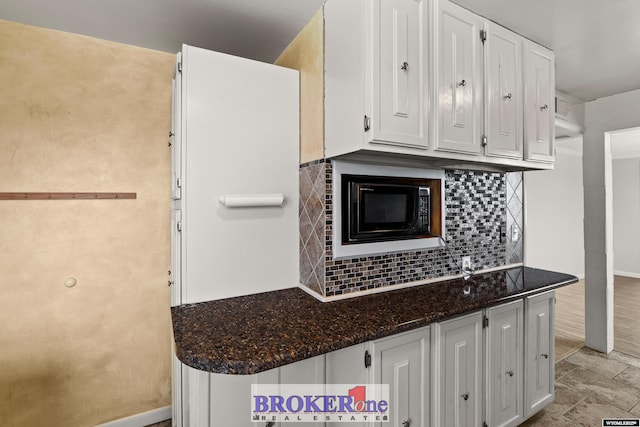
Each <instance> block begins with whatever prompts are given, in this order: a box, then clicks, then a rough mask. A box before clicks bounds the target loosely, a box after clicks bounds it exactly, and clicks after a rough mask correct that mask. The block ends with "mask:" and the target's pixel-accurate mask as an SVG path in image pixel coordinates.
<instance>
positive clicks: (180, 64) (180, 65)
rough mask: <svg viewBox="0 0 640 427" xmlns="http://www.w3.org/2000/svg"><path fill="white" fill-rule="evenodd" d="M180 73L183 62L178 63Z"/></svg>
mask: <svg viewBox="0 0 640 427" xmlns="http://www.w3.org/2000/svg"><path fill="white" fill-rule="evenodd" d="M178 72H179V73H181V72H182V62H178Z"/></svg>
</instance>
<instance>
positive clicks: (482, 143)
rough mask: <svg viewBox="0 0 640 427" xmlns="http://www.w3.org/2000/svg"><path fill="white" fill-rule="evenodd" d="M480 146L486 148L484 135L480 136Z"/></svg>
mask: <svg viewBox="0 0 640 427" xmlns="http://www.w3.org/2000/svg"><path fill="white" fill-rule="evenodd" d="M480 145H482V146H483V147H486V146H487V136H486V135H482V136H481V137H480Z"/></svg>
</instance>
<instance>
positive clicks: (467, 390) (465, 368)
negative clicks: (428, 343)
mask: <svg viewBox="0 0 640 427" xmlns="http://www.w3.org/2000/svg"><path fill="white" fill-rule="evenodd" d="M432 346H433V348H434V352H433V357H434V361H433V366H434V369H433V371H432V372H433V376H434V378H433V385H434V388H433V390H432V396H433V400H432V402H433V407H432V411H433V422H432V424H433V425H434V426H443V427H445V426H455V427H464V426H480V425H482V419H481V413H482V408H481V402H482V396H481V393H480V390H481V384H482V363H481V359H482V353H481V348H482V313H481V312H478V313H474V314H471V315H468V316H464V317H461V318H457V319H454V320H449V321H447V322H443V323H436V324H435V325H434V335H433V337H432Z"/></svg>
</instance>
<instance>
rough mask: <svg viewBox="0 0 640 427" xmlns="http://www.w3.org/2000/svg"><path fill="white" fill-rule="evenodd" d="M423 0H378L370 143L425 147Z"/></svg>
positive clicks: (375, 6)
mask: <svg viewBox="0 0 640 427" xmlns="http://www.w3.org/2000/svg"><path fill="white" fill-rule="evenodd" d="M426 3H427V0H378V1H376V2H374V23H373V34H372V36H373V58H372V59H373V85H372V88H373V114H372V121H371V128H372V129H371V130H372V134H371V138H372V140H371V142H374V143H382V144H392V145H403V146H409V147H417V148H427V144H428V140H427V130H428V128H427V126H428V115H427V113H428V111H429V109H428V92H427V89H428V84H427V73H426V67H427V55H428V39H427V37H428V33H427V4H426Z"/></svg>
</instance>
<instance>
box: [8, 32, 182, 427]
mask: <svg viewBox="0 0 640 427" xmlns="http://www.w3.org/2000/svg"><path fill="white" fill-rule="evenodd" d="M172 63H173V55H170V54H166V53H160V52H154V51H150V50H144V49H139V48H135V47H131V46H126V45H121V44H116V43H111V42H106V41H102V40H96V39H91V38H87V37H82V36H78V35H73V34H67V33H62V32H56V31H50V30H45V29H40V28H35V27H30V26H25V25H20V24H15V23H10V22H6V21H0V192H4V191H39V192H44V191H51V192H55V191H78V192H91V191H121V192H136V193H138V199H137V200H102V201H0V420H2V421H1V424H2V425H3V426H21V427H22V426H42V425H47V426H65V427H71V426H90V425H94V424H97V423H101V422H105V421H109V420H113V419H118V418H121V417H124V416H128V415H132V414H136V413H139V412H144V411H148V410H151V409H154V408H158V407H162V406H166V405H169V404H170V403H171V401H170V400H171V399H170V376H171V373H170V356H171V332H170V313H169V308H168V307H169V289H168V287H167V270H168V266H169V220H170V194H169V179H170V178H169V177H170V150H169V148H168V147H167V142H168V137H167V133H168V131H169V129H170V114H171V112H170V101H171V76H172V67H173V66H172ZM68 277H75V278H76V279H77V285H76V286H75V287H73V288H66V287H65V286H64V280H65V279H66V278H68Z"/></svg>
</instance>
